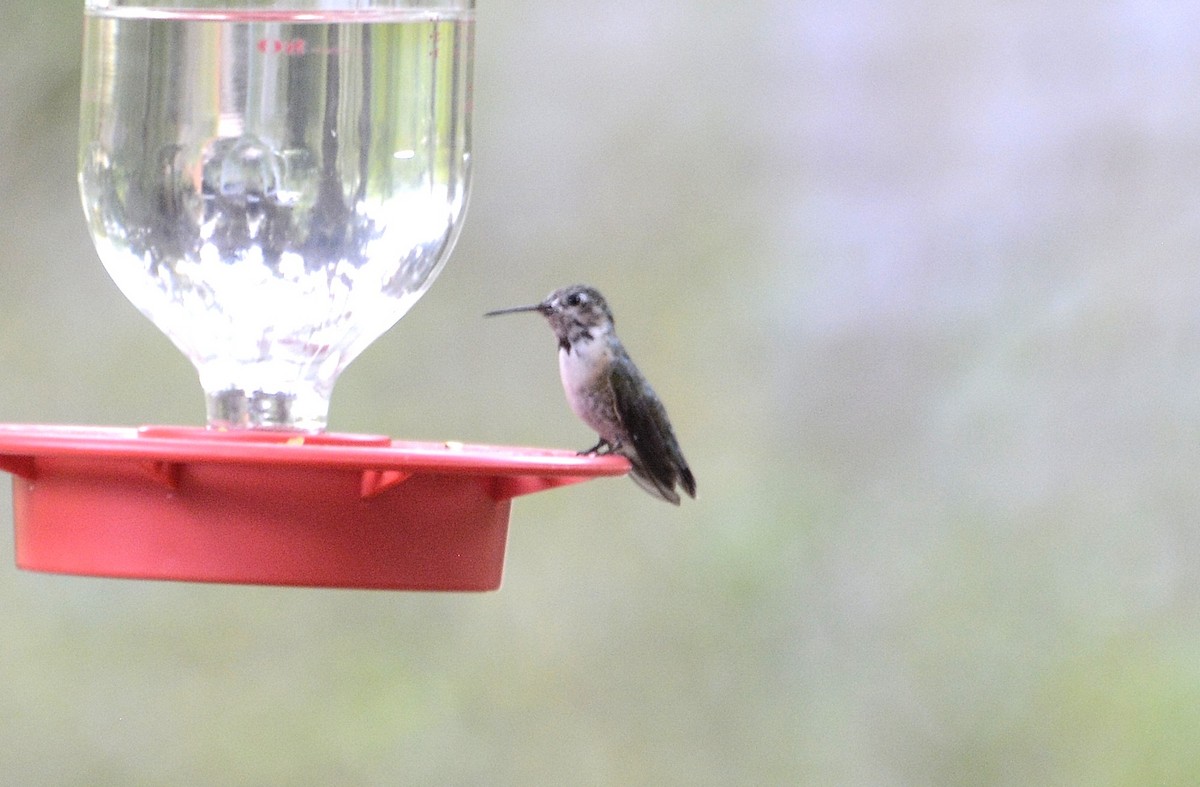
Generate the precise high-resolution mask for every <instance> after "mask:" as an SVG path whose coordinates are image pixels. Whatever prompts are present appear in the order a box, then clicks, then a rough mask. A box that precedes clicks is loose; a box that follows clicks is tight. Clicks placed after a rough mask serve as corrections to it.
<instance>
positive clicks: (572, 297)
mask: <svg viewBox="0 0 1200 787" xmlns="http://www.w3.org/2000/svg"><path fill="white" fill-rule="evenodd" d="M515 312H538V313H539V314H541V315H542V316H543V317H545V318H546V319H547V320H548V321H549V323H550V327H551V328H552V329H554V334H555V335H556V336H557V337H558V342H559V344H560V345H561V346H563V347H564V348H568V349H569V348H570V347H571V345H573V344H575V343H576V342H578V341H581V340H590V339H594V338H596V336H597V335H598V334H603V333H607V332H608V331H611V330H612V326H613V316H612V310H611V309H609V308H608V302H607V301H605V300H604V296H603V295H601V294H600V293H599V291H598V290H596V289H595V288H592V287H588V286H586V285H584V284H573V285H571V286H570V287H563V288H561V289H557V290H555V291H554V292H552V293H550V294H549V295H547V296H546V299H545V300H544V301H542V302H541V303H535V304H533V305H532V306H517V307H515V308H512V309H498V310H496V311H492V312H488V313H487V314H486V315H484V316H485V317H492V316H494V315H497V314H513V313H515Z"/></svg>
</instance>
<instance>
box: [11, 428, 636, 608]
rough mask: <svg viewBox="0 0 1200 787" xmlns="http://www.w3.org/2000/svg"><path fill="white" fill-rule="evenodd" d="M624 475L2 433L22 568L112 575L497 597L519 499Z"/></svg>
mask: <svg viewBox="0 0 1200 787" xmlns="http://www.w3.org/2000/svg"><path fill="white" fill-rule="evenodd" d="M628 469H629V465H628V463H627V462H626V460H624V459H623V458H621V457H616V456H578V455H576V454H575V453H574V452H569V451H555V450H546V449H536V448H511V447H500V446H481V445H469V444H461V443H413V442H400V441H393V440H391V439H390V438H387V437H380V436H371V435H345V434H319V435H309V434H297V433H292V432H265V431H256V432H220V431H210V430H207V429H202V428H190V427H143V428H141V429H132V428H107V427H77V426H20V425H0V470H3V471H6V472H9V473H12V474H13V523H14V529H15V532H16V562H17V565H18V566H19V567H20V568H23V569H27V570H31V571H48V572H55V573H63V574H84V575H90V576H103V577H124V578H140V579H168V580H184V581H198V582H231V583H245V584H257V585H300V586H310V587H312V586H315V587H343V588H380V589H391V590H475V591H481V590H495V589H496V588H498V587H499V586H500V579H501V575H502V572H503V568H504V547H505V543H506V541H507V537H508V515H509V509H510V507H511V501H512V498H514V497H516V496H518V495H523V494H528V493H531V492H538V491H541V490H544V489H551V488H554V487H558V486H562V485H564V484H571V483H576V482H578V481H585V480H587V479H589V478H595V477H599V476H615V475H622V474H624V473H625V472H627V471H628Z"/></svg>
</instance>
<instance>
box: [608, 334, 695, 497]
mask: <svg viewBox="0 0 1200 787" xmlns="http://www.w3.org/2000/svg"><path fill="white" fill-rule="evenodd" d="M621 365H626V366H625V368H623V369H618V368H617V367H618V366H621ZM608 381H609V387H610V388H611V389H612V393H613V406H614V409H615V410H616V414H617V418H619V419H620V420H621V424H622V426H623V427H624V428H625V432H626V434H628V435H629V439H630V441H631V442H632V445H628V446H624V447H623V451H621V453H623V454H624V455H625V456H626V457H627V458H628V459H629V461H630V464H631V465H632V471H631V473H630V475H631V476H632V477H633V480H634V481H635V482H637V484H638V485H639V486H641V487H642V488H643V489H645V490H646V491H647V492H649V493H650V494H652V495H654V496H655V497H659V498H662V499H663V500H666V501H667V502H668V503H674V504H675V505H679V493H678V492H676V491H675V486H676V485H677V484H681V485H682V486H683V490H684V491H685V492H687V493H688V495H690V496H691V497H695V496H696V480H695V478H693V476H692V471H691V470H690V469H689V468H688V465H687V460H685V459H684V458H683V451H681V450H680V448H679V441H678V440H676V439H675V432H674V430H672V428H671V422H670V420H669V419H668V418H667V410H666V408H665V407H663V404H662V402H661V401H660V400H659V398H658V395H657V394H656V393H654V390H653V389H652V388H651V387H650V385H649V383H647V382H646V379H645V378H644V377H642V375H641V372H639V371H638V370H637V368H636V367H635V366H634V365H633V361H632V360H630V358H629V356H628V355H626V354H625V353H623V352H618V353H617V354H616V357H615V358H614V359H613V368H612V370H611V371H610V372H609V375H608Z"/></svg>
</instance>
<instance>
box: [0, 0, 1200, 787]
mask: <svg viewBox="0 0 1200 787" xmlns="http://www.w3.org/2000/svg"><path fill="white" fill-rule="evenodd" d="M80 6H81V4H80V3H78V2H76V0H70V1H68V0H52V1H48V2H42V3H26V2H17V0H0V7H2V8H3V16H2V19H3V24H0V41H2V42H3V46H2V47H0V66H2V67H0V108H2V110H0V271H2V274H3V275H2V278H0V282H2V284H0V420H3V421H12V422H22V421H29V422H42V423H58V422H65V423H99V424H129V425H133V424H141V423H183V424H196V423H200V421H201V418H202V402H201V397H200V392H199V387H198V385H197V383H196V381H195V377H194V374H193V372H192V370H191V368H190V367H189V366H188V364H187V362H186V361H185V360H184V359H183V357H182V356H181V355H179V354H178V353H177V352H175V350H174V349H173V348H172V347H171V345H170V344H169V343H168V342H167V340H166V339H165V338H163V337H162V336H160V335H159V334H158V332H157V331H156V330H155V329H154V328H153V327H152V326H151V325H150V324H149V323H148V322H147V321H146V320H144V319H143V318H142V317H141V316H140V315H139V314H137V312H136V311H135V310H134V309H133V308H132V307H131V306H130V305H129V304H128V303H127V302H126V301H125V300H124V299H123V298H122V296H121V295H120V294H119V293H118V292H117V290H116V288H115V287H114V286H113V285H112V284H111V282H110V281H109V280H108V278H107V276H106V274H105V273H104V271H103V269H102V268H101V266H100V264H99V262H98V261H97V259H96V257H95V253H94V252H93V250H92V248H91V246H90V242H89V239H88V238H87V236H86V234H85V231H84V223H83V220H82V216H81V212H80V208H79V204H78V198H77V196H76V191H75V180H74V148H75V124H76V105H77V95H78V66H79V42H80V30H81V8H80ZM477 32H478V37H477V60H476V113H477V114H476V124H475V133H476V137H475V164H476V169H475V178H474V191H473V196H472V203H471V208H470V210H469V212H468V219H467V223H466V229H465V231H464V233H463V235H462V238H461V241H460V243H459V245H458V248H457V251H456V252H455V254H454V256H453V258H452V260H451V262H450V264H449V265H448V266H447V267H446V269H445V271H444V272H443V274H442V277H441V278H440V279H439V280H438V282H437V284H436V285H435V286H434V287H433V289H432V290H431V291H430V292H429V294H428V295H427V296H426V297H425V298H424V299H423V300H422V301H421V302H420V303H419V304H418V305H417V307H416V308H415V309H414V310H413V311H412V312H411V313H410V315H409V316H408V317H406V318H405V319H404V320H403V321H402V322H401V323H400V324H399V325H398V327H397V328H396V329H394V330H393V331H392V332H391V333H389V334H388V335H387V336H385V337H384V338H383V339H381V340H380V341H379V342H377V343H376V344H375V345H374V346H373V347H372V348H371V349H369V350H368V351H367V352H366V353H365V354H364V355H363V356H362V357H361V358H360V359H359V360H358V361H357V362H356V363H355V364H354V365H353V366H352V367H351V368H350V370H349V371H348V372H347V373H346V374H345V375H344V377H343V378H342V381H341V383H340V385H339V387H338V389H337V391H336V393H335V396H334V404H333V412H332V423H331V426H332V428H335V429H338V430H341V431H366V432H385V433H389V434H393V435H396V436H403V437H410V438H422V439H434V440H441V439H457V440H468V441H485V442H497V443H515V444H526V445H551V446H559V447H568V448H571V447H583V446H585V445H587V444H589V443H590V442H591V438H592V435H591V434H590V433H589V432H587V430H586V429H585V428H584V427H582V426H581V425H580V424H578V423H577V422H576V421H575V420H574V418H573V417H572V416H571V414H570V413H569V411H568V410H567V407H566V405H565V403H564V401H563V398H562V393H561V390H560V389H559V384H558V380H557V368H556V364H555V360H554V346H553V340H552V338H551V336H550V334H549V332H548V331H547V329H546V327H545V326H544V325H543V324H541V321H540V320H538V319H537V318H529V319H527V320H523V319H520V318H516V317H514V318H510V319H509V320H507V321H503V322H500V321H497V322H495V323H491V322H489V323H484V322H483V321H482V320H481V318H480V315H481V313H482V312H484V311H486V310H487V309H490V308H496V307H501V306H508V305H514V304H519V303H527V302H530V301H534V300H537V299H539V298H541V297H542V296H543V295H544V294H545V293H546V292H548V291H549V290H551V289H553V288H555V287H557V286H560V285H562V284H566V283H570V282H574V281H580V280H583V281H588V282H590V283H592V284H594V285H596V286H597V287H599V288H600V289H602V290H603V291H604V292H605V293H606V294H607V295H608V296H609V299H610V300H611V302H612V303H613V305H614V308H615V309H616V312H617V317H618V325H619V327H620V328H621V332H622V334H623V336H624V338H625V340H626V344H627V345H628V346H629V348H630V350H631V352H632V353H633V355H634V357H635V358H636V359H637V360H638V361H639V363H640V365H641V366H642V367H643V370H644V371H645V372H646V373H647V374H648V376H649V377H650V378H651V379H652V380H653V381H654V383H655V387H656V388H657V389H658V391H659V393H660V394H661V395H662V397H663V399H664V400H665V401H666V403H667V404H668V406H669V408H670V410H671V413H672V416H673V419H674V421H675V424H676V428H677V431H678V433H679V436H680V439H681V440H682V443H683V445H684V447H685V449H686V451H687V454H688V457H689V459H690V461H691V464H692V466H693V468H694V470H695V472H696V475H697V478H698V480H699V487H700V493H701V496H700V499H699V500H698V501H696V502H690V501H689V502H688V503H686V504H685V505H684V506H682V507H681V508H679V509H673V508H671V507H670V506H666V505H664V504H662V503H659V502H656V501H654V500H652V499H651V498H649V497H648V496H646V495H644V494H643V493H642V492H640V491H639V490H637V489H636V488H635V487H634V486H633V485H632V484H631V483H629V482H628V481H626V480H624V479H610V480H604V481H596V482H593V483H589V484H584V485H580V486H576V487H571V488H566V489H561V490H556V491H554V492H549V493H545V494H540V495H535V496H532V497H529V498H525V499H522V500H520V501H518V502H517V504H516V506H515V508H514V515H513V523H512V532H511V538H510V542H509V553H508V561H507V567H506V575H505V581H504V587H503V589H502V590H501V591H499V592H498V593H494V594H483V595H422V594H402V593H380V592H355V591H333V590H300V589H274V588H244V587H225V586H204V585H190V584H173V583H154V582H130V581H116V580H102V579H87V578H72V577H56V576H48V575H37V574H29V573H23V572H19V571H17V570H16V569H15V568H13V567H12V555H11V546H10V540H9V539H7V538H5V539H3V546H2V547H0V606H2V608H3V613H2V614H0V773H4V774H6V778H11V779H14V780H15V781H14V783H18V782H19V783H23V784H71V783H78V784H84V783H86V784H101V783H111V784H164V783H174V784H182V783H189V784H192V783H194V784H201V783H211V784H218V783H221V784H229V783H239V784H463V785H481V784H489V785H528V784H587V785H590V784H595V785H609V784H648V785H649V784H655V785H659V784H688V785H693V784H713V785H717V784H721V785H724V784H730V785H732V784H746V785H759V784H803V783H812V784H1006V783H1007V784H1056V783H1057V784H1147V783H1164V784H1183V783H1196V782H1197V781H1198V780H1200V745H1197V744H1198V742H1200V517H1198V514H1200V481H1198V479H1200V450H1198V439H1200V426H1198V425H1200V308H1198V305H1200V267H1198V266H1197V260H1196V252H1197V249H1198V248H1200V101H1198V98H1200V6H1198V5H1196V4H1195V3H1191V2H1170V1H1168V2H1160V3H1146V2H1138V1H1137V0H1128V1H1126V2H1119V1H1118V2H1104V3H1095V2H1089V1H1086V0H1066V2H1060V3H1054V4H1047V3H1041V2H1035V1H1034V0H1010V1H1009V2H985V3H958V2H918V1H917V0H880V1H879V2H860V1H859V0H803V1H800V2H798V1H797V0H741V1H740V2H737V3H716V2H691V3H684V2H670V1H669V0H610V2H605V3H584V2H579V1H578V0H562V1H560V2H553V3H551V2H544V0H539V1H537V2H534V1H533V0H508V1H507V2H503V3H499V2H489V1H488V0H483V1H482V2H481V3H480V8H479V22H478V31H477ZM10 509H11V505H10V496H9V493H8V491H7V484H5V485H4V491H3V492H0V511H3V513H2V514H0V527H2V528H3V529H4V530H6V531H7V529H8V528H9V527H10V525H11V514H10Z"/></svg>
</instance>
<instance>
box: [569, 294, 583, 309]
mask: <svg viewBox="0 0 1200 787" xmlns="http://www.w3.org/2000/svg"><path fill="white" fill-rule="evenodd" d="M582 303H587V296H586V295H584V294H583V293H582V292H573V293H571V294H570V295H568V296H567V305H568V306H578V305H580V304H582Z"/></svg>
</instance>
